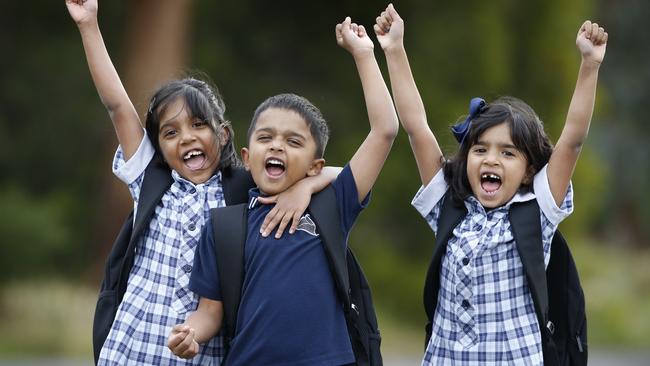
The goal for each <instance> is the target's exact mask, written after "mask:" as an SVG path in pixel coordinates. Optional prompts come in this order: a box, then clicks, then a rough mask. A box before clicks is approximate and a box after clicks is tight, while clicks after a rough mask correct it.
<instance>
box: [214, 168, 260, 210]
mask: <svg viewBox="0 0 650 366" xmlns="http://www.w3.org/2000/svg"><path fill="white" fill-rule="evenodd" d="M221 177H222V184H223V195H224V198H225V199H226V205H236V204H239V203H245V202H247V201H248V190H249V189H251V188H254V187H255V182H253V177H252V176H251V174H250V172H248V171H247V170H245V169H243V168H239V167H227V168H224V169H222V170H221Z"/></svg>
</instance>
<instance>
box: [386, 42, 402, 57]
mask: <svg viewBox="0 0 650 366" xmlns="http://www.w3.org/2000/svg"><path fill="white" fill-rule="evenodd" d="M405 52H406V50H405V49H404V43H402V42H398V43H395V44H393V45H390V46H387V47H386V48H384V53H385V54H386V57H394V56H398V55H401V54H404V53H405Z"/></svg>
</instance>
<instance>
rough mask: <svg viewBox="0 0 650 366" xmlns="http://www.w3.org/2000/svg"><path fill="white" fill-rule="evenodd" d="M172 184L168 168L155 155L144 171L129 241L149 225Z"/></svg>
mask: <svg viewBox="0 0 650 366" xmlns="http://www.w3.org/2000/svg"><path fill="white" fill-rule="evenodd" d="M172 182H173V178H172V175H171V171H170V170H169V167H168V166H167V164H165V163H164V162H163V160H162V158H160V157H159V155H158V154H155V155H154V157H153V159H151V162H150V163H149V165H147V168H146V169H145V171H144V178H143V180H142V188H140V198H139V199H138V210H137V213H136V217H135V222H134V223H133V234H132V236H131V240H133V239H134V238H137V237H139V236H140V234H141V233H142V230H143V229H144V228H145V227H146V226H147V224H148V223H149V219H150V218H151V215H152V214H153V212H154V210H155V208H156V206H157V205H158V203H159V202H160V199H161V198H162V196H163V195H164V194H165V191H167V189H169V187H170V186H171V185H172Z"/></svg>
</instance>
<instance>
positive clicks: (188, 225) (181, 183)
mask: <svg viewBox="0 0 650 366" xmlns="http://www.w3.org/2000/svg"><path fill="white" fill-rule="evenodd" d="M153 154H154V149H153V146H152V145H151V142H150V141H149V139H148V138H147V137H146V136H145V138H144V139H143V141H142V143H141V144H140V147H139V148H138V151H137V152H136V154H135V155H134V156H133V157H132V158H131V159H129V161H128V162H125V161H124V157H123V153H122V150H121V148H118V150H117V153H116V154H115V159H114V161H113V172H114V173H115V175H116V176H117V177H118V178H120V179H121V180H122V181H124V182H125V183H127V184H128V186H129V191H130V192H131V195H132V196H133V200H134V201H135V203H134V207H137V202H138V197H139V196H140V188H141V186H142V178H143V176H144V171H145V168H146V167H147V164H148V163H149V161H150V160H151V158H152V157H153ZM172 177H173V179H174V182H173V183H172V185H171V187H170V189H169V190H167V191H166V192H165V194H164V195H163V197H162V199H161V202H160V203H158V206H156V210H155V213H154V214H153V216H152V219H151V222H150V223H149V227H148V228H147V229H145V231H144V233H143V239H142V240H141V241H140V242H139V243H138V244H137V249H136V255H135V261H134V264H133V268H132V269H131V273H130V274H129V280H128V284H127V288H126V293H125V294H124V299H123V300H122V303H121V304H120V306H119V308H118V310H117V314H116V316H115V321H114V322H113V326H112V327H111V330H110V332H109V334H108V337H107V339H106V342H105V343H104V346H103V348H102V350H101V353H100V355H99V365H219V364H220V362H221V357H222V355H223V349H222V347H221V337H215V338H214V339H212V340H211V341H210V342H208V343H207V344H206V345H201V347H200V353H199V354H198V355H197V356H196V357H194V358H193V359H191V360H184V359H181V358H178V357H176V356H174V355H173V354H172V353H171V351H170V350H169V349H168V348H167V337H168V335H169V332H170V330H171V328H172V326H174V325H175V324H179V323H183V322H184V321H185V318H186V316H187V315H188V314H187V313H188V312H191V311H194V310H195V309H196V307H197V304H198V298H197V296H196V295H194V294H193V293H192V292H191V291H190V290H189V289H188V284H189V279H190V272H191V271H192V265H193V263H194V250H195V248H196V245H197V244H198V240H199V237H200V234H201V228H202V227H203V224H204V223H205V221H206V220H207V218H208V217H209V213H208V212H209V210H210V209H211V208H216V207H222V206H225V201H224V196H223V190H222V186H221V174H220V173H218V174H216V175H214V176H213V177H211V178H210V179H209V180H208V181H206V182H205V183H203V184H193V183H192V182H190V181H188V180H185V179H183V178H182V177H181V176H180V175H179V174H178V173H177V172H176V171H172Z"/></svg>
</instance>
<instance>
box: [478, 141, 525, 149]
mask: <svg viewBox="0 0 650 366" xmlns="http://www.w3.org/2000/svg"><path fill="white" fill-rule="evenodd" d="M474 145H484V146H487V145H490V144H489V143H487V142H485V141H481V140H479V141H476V143H475V144H474ZM495 145H497V146H498V147H500V148H506V149H515V150H519V148H517V146H515V145H513V144H504V143H497V144H495Z"/></svg>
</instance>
